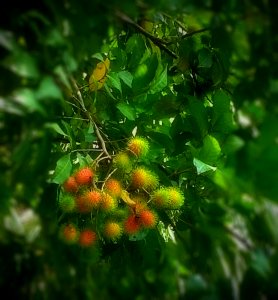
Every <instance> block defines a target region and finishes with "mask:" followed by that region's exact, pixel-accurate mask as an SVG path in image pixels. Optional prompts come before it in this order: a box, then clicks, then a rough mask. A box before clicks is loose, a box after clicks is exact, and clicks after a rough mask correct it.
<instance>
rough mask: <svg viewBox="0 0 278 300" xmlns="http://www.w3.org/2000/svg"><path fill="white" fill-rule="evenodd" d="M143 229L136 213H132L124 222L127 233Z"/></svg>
mask: <svg viewBox="0 0 278 300" xmlns="http://www.w3.org/2000/svg"><path fill="white" fill-rule="evenodd" d="M140 229H141V226H140V222H139V218H138V217H137V216H136V215H130V216H129V217H128V218H127V219H126V220H125V222H124V231H125V232H126V233H127V234H135V233H137V232H138V231H139V230H140Z"/></svg>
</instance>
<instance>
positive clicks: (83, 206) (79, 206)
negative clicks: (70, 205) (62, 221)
mask: <svg viewBox="0 0 278 300" xmlns="http://www.w3.org/2000/svg"><path fill="white" fill-rule="evenodd" d="M75 203H76V210H77V211H78V212H80V213H82V214H86V213H90V212H92V210H93V209H94V207H93V205H92V203H91V202H90V200H88V198H87V197H86V196H85V194H82V195H79V196H78V197H76V199H75Z"/></svg>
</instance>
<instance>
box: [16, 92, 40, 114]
mask: <svg viewBox="0 0 278 300" xmlns="http://www.w3.org/2000/svg"><path fill="white" fill-rule="evenodd" d="M12 99H13V100H14V101H15V102H17V103H19V104H21V105H22V106H24V107H25V108H26V109H27V111H28V112H40V113H41V114H43V115H45V110H44V108H43V107H42V106H41V104H40V103H39V101H38V100H37V99H36V96H35V93H34V91H33V90H31V89H28V88H23V89H19V90H16V91H14V93H13V96H12Z"/></svg>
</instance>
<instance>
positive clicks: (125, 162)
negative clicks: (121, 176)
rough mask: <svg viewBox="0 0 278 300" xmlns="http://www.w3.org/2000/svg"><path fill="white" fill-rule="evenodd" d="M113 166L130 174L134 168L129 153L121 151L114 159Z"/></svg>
mask: <svg viewBox="0 0 278 300" xmlns="http://www.w3.org/2000/svg"><path fill="white" fill-rule="evenodd" d="M113 164H114V165H115V167H116V168H117V169H119V170H120V171H123V172H125V173H128V172H130V170H131V168H132V161H131V159H130V157H129V155H128V153H127V152H125V151H121V152H119V153H117V154H116V155H115V157H114V159H113Z"/></svg>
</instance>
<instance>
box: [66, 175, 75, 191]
mask: <svg viewBox="0 0 278 300" xmlns="http://www.w3.org/2000/svg"><path fill="white" fill-rule="evenodd" d="M63 187H64V190H65V191H66V192H68V193H76V192H77V190H78V184H77V182H76V180H75V178H74V177H73V176H70V177H69V178H68V179H67V180H66V181H65V182H64V183H63Z"/></svg>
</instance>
